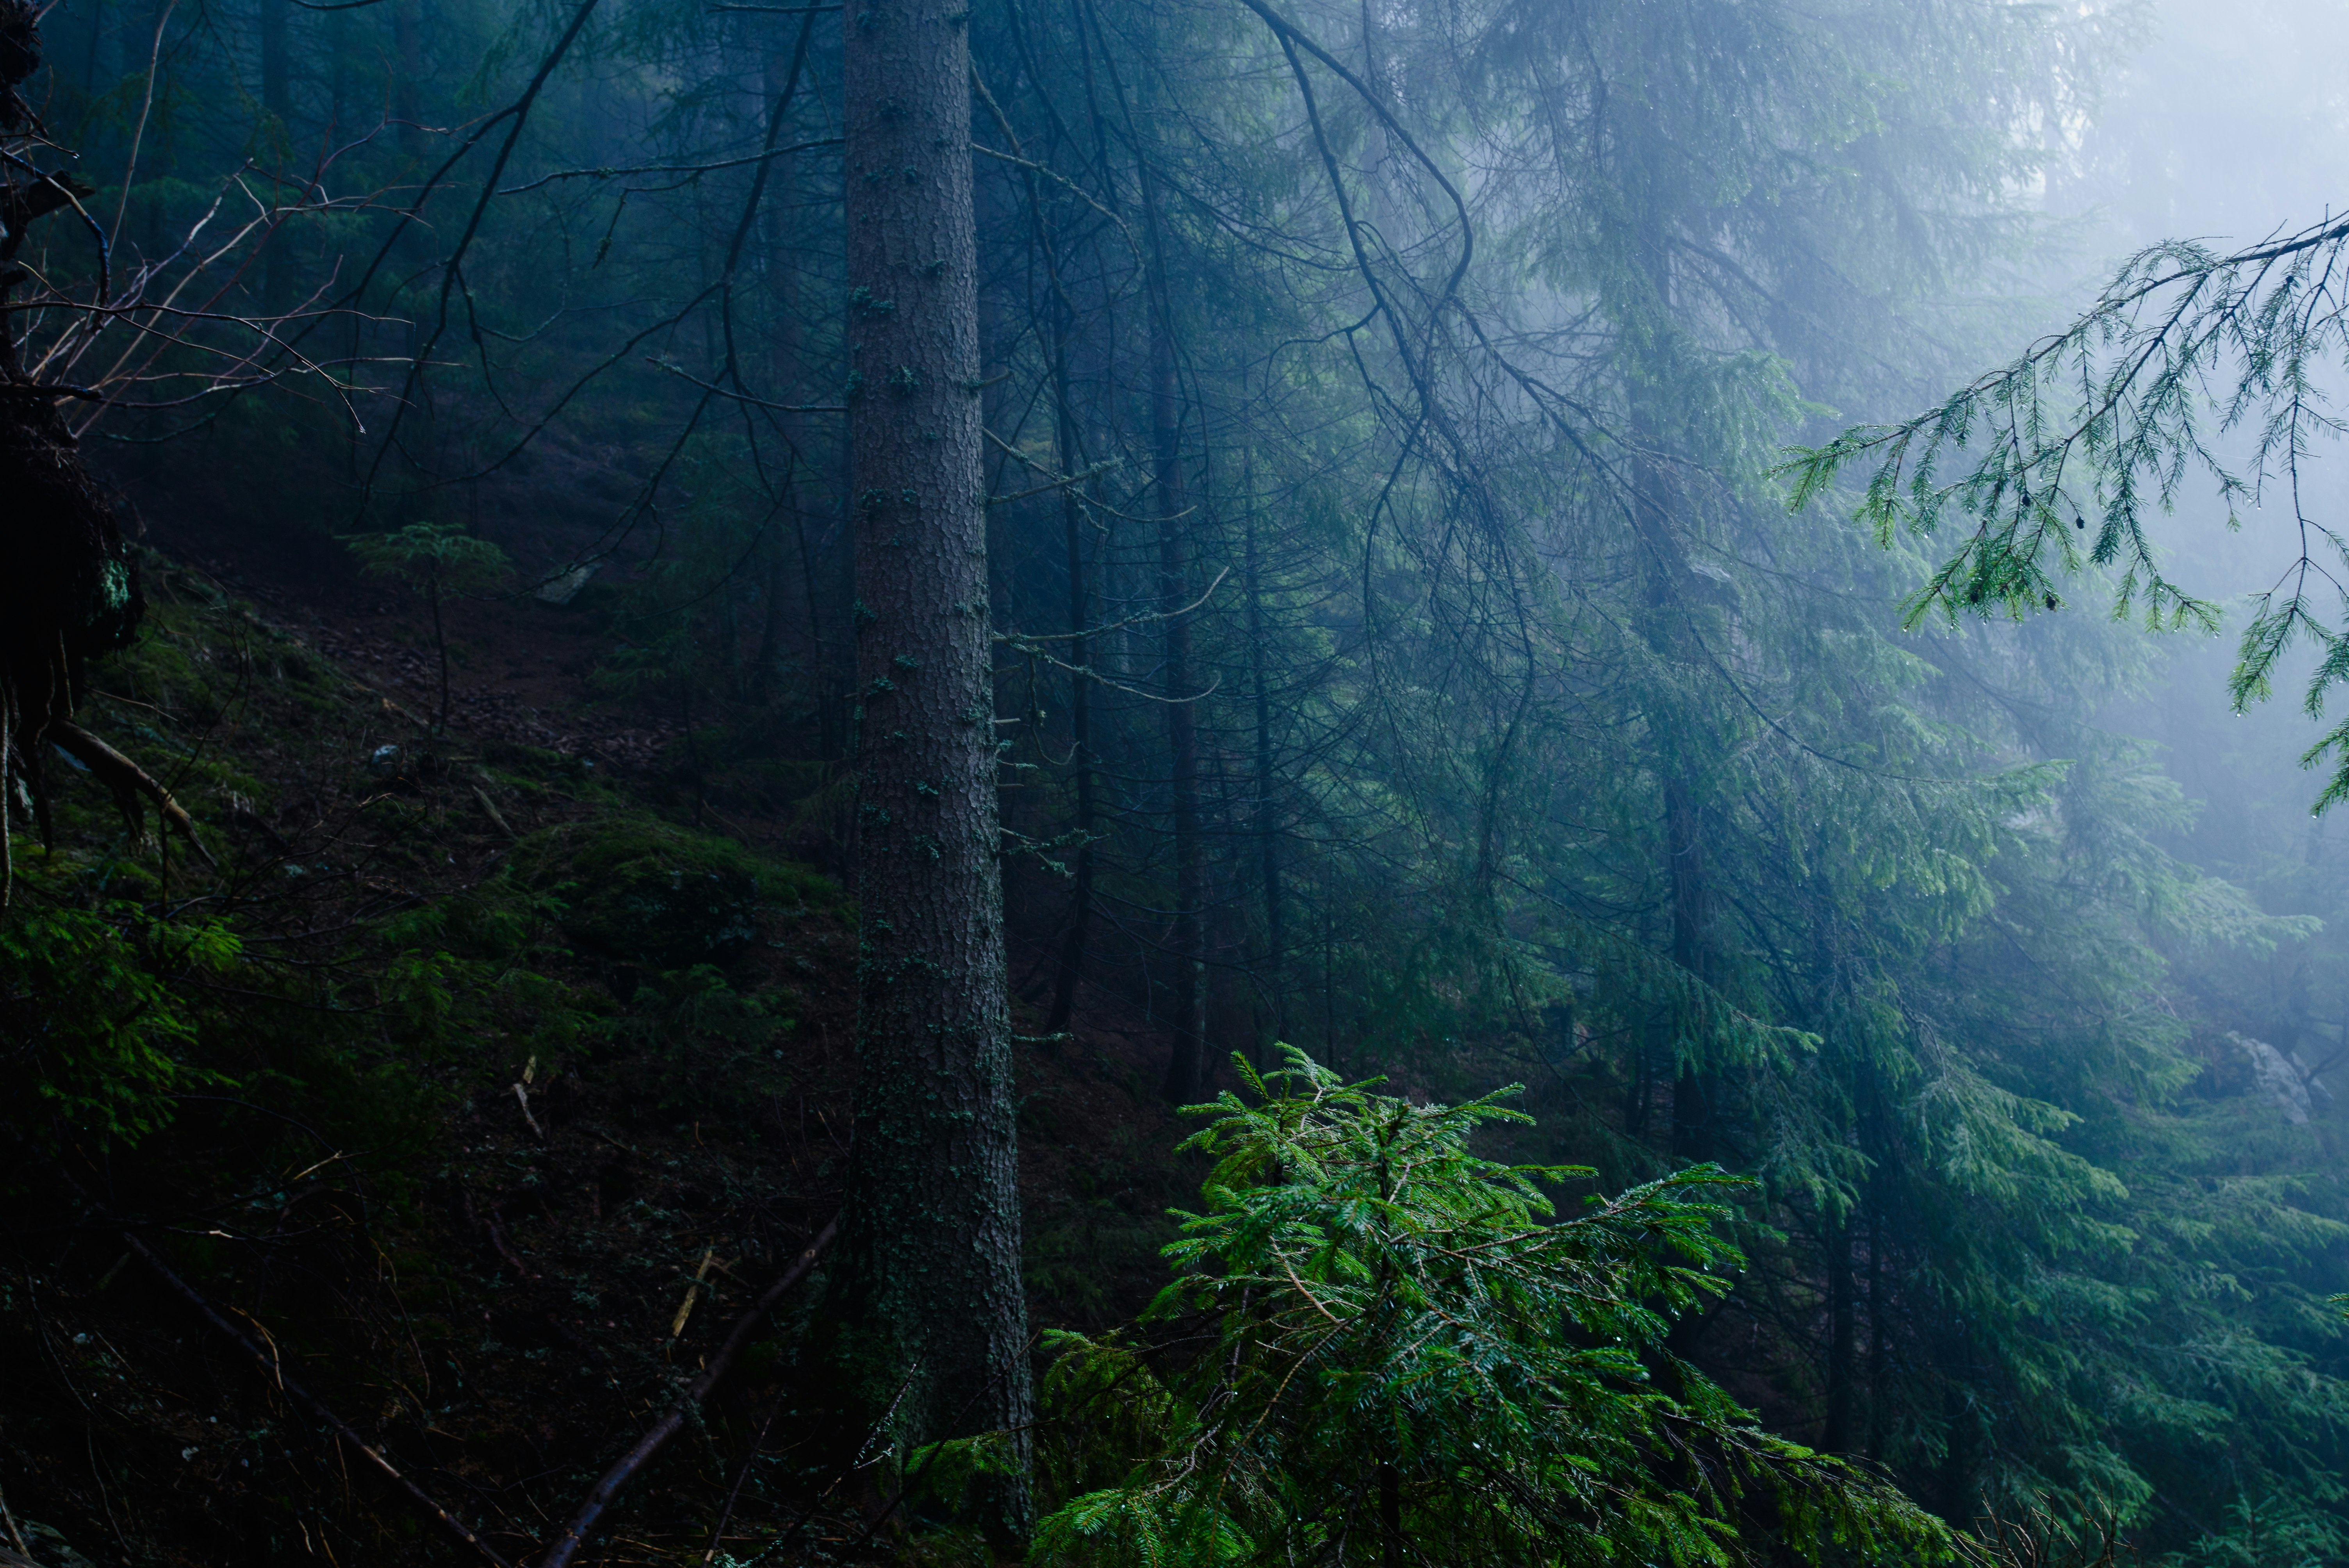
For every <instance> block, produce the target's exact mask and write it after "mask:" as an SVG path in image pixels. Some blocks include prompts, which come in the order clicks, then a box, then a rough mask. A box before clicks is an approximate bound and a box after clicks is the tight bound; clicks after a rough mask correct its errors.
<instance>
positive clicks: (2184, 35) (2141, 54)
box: [2047, 0, 2349, 914]
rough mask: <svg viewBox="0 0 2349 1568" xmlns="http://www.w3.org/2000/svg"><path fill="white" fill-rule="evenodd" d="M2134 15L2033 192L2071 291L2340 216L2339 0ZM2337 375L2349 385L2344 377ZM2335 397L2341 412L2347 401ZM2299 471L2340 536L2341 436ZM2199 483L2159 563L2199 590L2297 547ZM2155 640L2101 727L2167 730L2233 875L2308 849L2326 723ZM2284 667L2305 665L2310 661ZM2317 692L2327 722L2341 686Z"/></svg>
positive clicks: (2187, 645) (2346, 151) (2213, 4)
mask: <svg viewBox="0 0 2349 1568" xmlns="http://www.w3.org/2000/svg"><path fill="white" fill-rule="evenodd" d="M2149 19H2150V23H2151V34H2150V36H2149V38H2148V39H2147V42H2146V44H2145V45H2144V46H2142V47H2141V48H2140V49H2139V50H2138V52H2137V54H2136V55H2135V56H2134V57H2132V58H2131V59H2130V61H2129V63H2128V64H2127V67H2125V68H2124V69H2122V70H2121V71H2119V72H2117V73H2116V74H2115V75H2113V76H2112V77H2108V78H2107V85H2106V96H2105V100H2104V105H2103V108H2102V111H2101V112H2100V113H2099V114H2098V116H2097V117H2096V119H2095V123H2094V124H2093V125H2092V127H2091V128H2090V129H2089V131H2088V133H2087V135H2086V137H2085V141H2084V144H2083V148H2082V151H2083V160H2082V167H2081V168H2080V170H2078V171H2077V173H2076V175H2075V177H2073V178H2071V179H2067V180H2063V181H2057V182H2055V183H2054V184H2053V185H2052V186H2051V188H2050V190H2049V191H2048V194H2047V205H2048V209H2049V211H2050V212H2051V213H2052V214H2053V215H2055V216H2058V217H2066V218H2082V219H2086V220H2088V222H2087V225H2086V232H2085V234H2084V235H2083V236H2082V242H2081V245H2080V248H2079V251H2078V253H2077V266H2078V271H2079V273H2080V275H2081V277H2082V280H2083V283H2084V284H2085V285H2087V286H2091V287H2092V286H2093V285H2094V284H2095V282H2098V281H2101V279H2102V277H2103V276H2104V275H2105V274H2106V273H2108V272H2109V271H2110V268H2111V265H2112V263H2114V262H2116V261H2117V260H2119V259H2120V258H2121V257H2123V256H2125V255H2127V254H2128V253H2130V252H2132V251H2134V250H2136V249H2137V248H2138V247H2140V246H2143V245H2147V244H2150V243H2152V242H2156V241H2158V240H2161V239H2165V238H2172V237H2177V238H2199V239H2203V240H2205V241H2208V242H2210V243H2211V244H2212V245H2213V248H2215V249H2218V250H2220V251H2226V250H2232V249H2237V248H2240V247H2241V246H2243V245H2247V244H2249V243H2251V242H2255V241H2257V240H2259V239H2261V238H2264V237H2265V236H2267V235H2268V234H2270V233H2271V232H2275V231H2277V230H2278V229H2282V230H2283V231H2285V232H2292V231H2294V230H2298V229H2302V228H2304V227H2306V226H2308V225H2310V224H2313V223H2315V222H2318V221H2320V220H2321V219H2323V218H2324V217H2325V216H2326V215H2327V214H2328V213H2331V214H2333V215H2340V214H2344V213H2349V69H2344V67H2349V0H2154V3H2153V5H2152V6H2151V8H2150V18H2149ZM2336 381H2337V383H2338V384H2339V385H2340V386H2342V387H2343V388H2344V392H2349V376H2342V377H2336ZM2335 409H2336V411H2337V412H2349V397H2344V400H2343V402H2342V403H2337V404H2336V405H2335ZM2303 477H2304V480H2305V481H2306V482H2305V483H2304V485H2303V495H2304V497H2305V498H2306V500H2307V503H2308V505H2309V507H2310V510H2311V511H2312V513H2313V515H2315V516H2317V517H2318V518H2320V519H2322V520H2323V521H2328V522H2331V523H2333V525H2334V526H2335V527H2343V528H2344V529H2349V445H2344V444H2343V443H2339V442H2334V443H2332V444H2329V445H2326V446H2323V447H2320V449H2318V451H2317V454H2316V456H2315V458H2314V460H2313V462H2312V463H2311V464H2309V465H2308V466H2307V467H2306V469H2304V470H2303ZM2208 498H2209V486H2208V483H2207V481H2204V482H2202V483H2201V484H2200V485H2199V488H2196V489H2195V490H2192V492H2191V497H2190V499H2189V500H2188V501H2187V502H2186V503H2185V504H2181V506H2180V508H2179V515H2178V521H2177V522H2176V523H2175V524H2174V525H2173V526H2172V529H2171V530H2170V531H2169V538H2170V541H2171V542H2172V550H2173V553H2172V554H2171V556H2170V562H2171V565H2172V569H2173V572H2174V573H2175V574H2176V575H2177V576H2178V578H2179V579H2180V580H2182V581H2183V582H2185V583H2187V584H2188V585H2189V587H2190V588H2193V589H2195V590H2197V591H2199V592H2200V593H2204V594H2205V595H2206V596H2209V597H2214V598H2229V599H2233V600H2234V602H2235V603H2240V597H2239V596H2240V594H2242V593H2245V592H2247V591H2249V590H2251V589H2254V588H2262V587H2266V586H2268V585H2270V584H2271V583H2272V582H2273V581H2274V579H2275V573H2276V571H2277V569H2278V568H2279V567H2280V566H2281V565H2282V562H2284V561H2285V560H2288V559H2290V558H2291V557H2292V556H2293V555H2295V554H2296V553H2297V544H2296V542H2295V538H2294V531H2292V530H2291V528H2290V512H2289V511H2288V510H2283V509H2281V507H2280V505H2278V504H2271V506H2270V507H2269V508H2267V509H2265V510H2264V511H2260V512H2251V513H2246V514H2245V516H2244V529H2243V531H2241V532H2240V533H2236V534H2229V533H2227V532H2226V531H2224V530H2223V529H2222V528H2221V527H2220V526H2219V522H2220V520H2221V519H2222V518H2223V517H2224V512H2223V511H2221V510H2220V508H2219V507H2218V506H2217V504H2216V503H2215V502H2213V501H2211V500H2209V499H2208ZM2335 564H2336V565H2337V564H2338V562H2335ZM2344 580H2349V573H2344ZM2325 607H2326V608H2327V609H2334V608H2336V606H2335V605H2327V606H2325ZM2165 641H2166V642H2167V643H2168V649H2167V652H2168V658H2167V660H2166V664H2167V666H2168V667H2167V672H2166V673H2167V679H2166V680H2165V681H2164V683H2163V685H2164V686H2165V687H2166V689H2164V690H2161V691H2159V692H2158V693H2157V694H2156V695H2155V696H2153V697H2152V699H2151V700H2150V701H2147V702H2132V703H2128V704H2125V705H2121V706H2119V707H2116V709H2114V710H2113V711H2112V712H2110V713H2108V714H2107V716H2106V721H2107V722H2108V723H2109V724H2111V725H2112V727H2115V728H2117V729H2121V730H2123V731H2126V732H2129V733H2134V734H2137V735H2142V736H2145V737H2147V738H2151V739H2155V740H2158V741H2161V742H2163V743H2164V746H2165V753H2166V755H2165V761H2166V763H2167V765H2168V769H2169V770H2170V771H2171V772H2172V774H2174V775H2175V776H2176V777H2177V778H2178V779H2179V781H2180V782H2181V783H2183V784H2184V785H2185V786H2186V788H2187V789H2188V791H2189V793H2191V794H2193V795H2195V796H2197V797H2199V799H2201V800H2202V801H2203V802H2204V807H2203V815H2202V820H2201V823H2200V827H2199V831H2198V832H2197V833H2196V834H2195V840H2196V842H2195V844H2194V846H2193V847H2194V849H2195V851H2197V852H2198V858H2206V863H2209V861H2213V860H2215V861H2219V862H2220V863H2227V864H2230V868H2244V869H2247V868H2248V866H2249V865H2250V864H2251V863H2252V862H2255V861H2260V860H2261V859H2264V858H2265V857H2267V856H2271V855H2278V854H2284V855H2291V854H2294V853H2295V852H2306V848H2305V847H2306V846H2307V845H2308V838H2307V835H2308V834H2309V833H2310V831H2311V830H2312V828H2316V825H2315V824H2312V823H2311V822H2310V821H2309V820H2308V817H2307V815H2306V811H2307V806H2308V802H2309V801H2310V800H2311V799H2313V797H2314V796H2315V793H2316V791H2317V789H2318V788H2319V786H2320V785H2321V783H2322V779H2321V777H2320V776H2319V775H2316V774H2313V773H2307V772H2303V771H2302V770H2301V769H2300V768H2299V766H2298V761H2299V756H2300V753H2301V751H2302V749H2303V748H2306V747H2307V746H2308V744H2309V743H2310V742H2311V741H2313V740H2314V739H2315V738H2317V736H2318V735H2320V734H2321V733H2322V732H2323V731H2322V728H2321V727H2319V726H2317V725H2316V724H2314V723H2313V722H2312V721H2311V720H2310V719H2309V718H2308V717H2306V716H2305V715H2304V714H2302V712H2301V711H2300V698H2301V695H2302V694H2301V690H2300V688H2299V686H2298V683H2297V682H2296V681H2294V682H2292V684H2290V685H2286V684H2284V683H2281V682H2280V683H2279V686H2278V690H2277V693H2276V696H2275V698H2274V699H2273V700H2272V701H2271V702H2270V703H2268V704H2267V705H2265V706H2264V707H2261V708H2260V709H2257V710H2255V711H2254V712H2253V713H2252V714H2251V715H2250V716H2248V717H2235V716H2233V715H2231V714H2230V713H2229V712H2228V709H2227V703H2226V694H2225V685H2224V683H2225V678H2226V673H2227V670H2228V667H2229V666H2230V665H2231V663H2232V662H2233V653H2234V637H2233V635H2232V634H2231V632H2230V634H2229V635H2227V636H2226V637H2224V638H2222V639H2220V640H2217V641H2212V640H2209V639H2204V638H2197V637H2191V636H2175V637H2171V638H2168V639H2165ZM2292 665H2293V667H2294V670H2295V672H2297V671H2302V670H2305V669H2306V668H2307V667H2308V663H2307V660H2306V658H2305V657H2302V658H2296V659H2294V660H2293V661H2292ZM2332 696H2333V703H2332V706H2333V708H2334V710H2335V717H2336V718H2337V717H2338V713H2339V710H2340V709H2341V707H2342V706H2343V704H2344V702H2349V693H2344V692H2341V691H2338V690H2336V691H2335V692H2333V694H2332ZM2335 819H2349V807H2343V808H2337V809H2336V810H2334V811H2333V813H2332V814H2331V816H2329V817H2328V819H2327V820H2326V821H2325V822H2324V823H2323V826H2322V827H2321V828H2316V830H2317V831H2318V832H2319V834H2320V835H2321V836H2323V837H2326V838H2333V837H2339V838H2343V839H2349V820H2335ZM2326 913H2328V914H2330V913H2334V912H2331V911H2328V912H2326Z"/></svg>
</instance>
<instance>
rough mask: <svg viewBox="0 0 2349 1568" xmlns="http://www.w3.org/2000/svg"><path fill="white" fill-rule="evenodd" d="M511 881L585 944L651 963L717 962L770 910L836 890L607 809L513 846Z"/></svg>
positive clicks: (713, 839) (743, 946)
mask: <svg viewBox="0 0 2349 1568" xmlns="http://www.w3.org/2000/svg"><path fill="white" fill-rule="evenodd" d="M511 874H512V878H513V880H514V882H515V883H516V884H517V885H518V886H521V887H523V888H526V889H529V890H531V891H532V892H535V893H539V894H543V895H545V896H548V897H551V898H553V899H554V900H555V901H556V902H557V903H558V904H559V905H560V906H561V910H562V913H561V916H560V918H561V920H562V923H563V929H564V933H565V934H568V935H569V936H570V938H571V939H572V940H573V941H574V942H575V943H576V944H579V946H580V947H582V948H584V949H585V950H586V951H588V952H590V953H593V954H597V955H599V956H602V957H606V958H611V959H616V960H618V961H620V962H622V963H626V964H631V965H642V966H644V967H646V968H648V969H653V970H671V969H688V968H691V967H692V966H694V965H704V964H724V963H726V962H728V961H729V960H730V959H733V958H737V957H739V956H740V955H741V954H743V953H744V952H745V951H747V950H748V949H749V947H750V944H752V943H754V942H756V941H757V940H758V939H759V935H760V931H761V918H762V915H763V913H764V912H766V911H768V910H770V909H784V910H794V909H803V908H805V907H807V906H808V905H809V904H811V903H813V904H816V905H819V906H823V907H831V906H833V905H835V904H836V903H838V901H839V897H840V894H839V891H838V889H837V888H836V887H835V886H834V885H833V883H832V882H829V881H828V880H826V879H825V878H823V877H821V876H818V875H816V874H815V873H813V872H809V871H807V870H805V869H804V868H802V867H798V866H787V865H782V864H778V863H776V862H773V861H767V860H764V859H762V858H761V857H760V856H758V855H756V854H754V853H752V852H751V851H749V850H747V849H745V848H743V847H742V846H741V845H740V844H739V843H737V842H736V841H733V840H731V839H722V838H719V837H717V836H716V835H714V834H708V833H697V832H694V831H692V830H689V829H685V828H679V827H677V826H674V825H672V824H670V823H667V822H663V821H660V820H657V819H655V818H652V817H647V816H638V815H632V814H626V813H617V812H615V813H612V814H608V815H604V816H599V817H596V818H595V819H593V820H589V821H586V822H581V823H572V824H566V825H564V826H562V827H556V828H550V829H547V830H543V831H542V832H539V833H535V834H533V835H532V836H531V837H530V838H529V839H527V840H525V841H523V843H521V844H520V845H518V846H516V848H515V850H514V855H513V862H512V873H511Z"/></svg>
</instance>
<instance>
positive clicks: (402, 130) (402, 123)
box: [391, 0, 424, 158]
mask: <svg viewBox="0 0 2349 1568" xmlns="http://www.w3.org/2000/svg"><path fill="white" fill-rule="evenodd" d="M391 46H392V51H393V53H395V54H397V55H398V57H399V71H398V75H397V76H396V77H394V78H393V81H392V84H391V118H392V119H396V120H398V122H399V128H398V143H399V150H400V151H401V152H402V153H404V154H406V155H407V156H408V157H410V158H421V157H422V156H423V155H424V127H423V124H422V123H421V122H422V119H423V115H424V110H423V108H422V106H421V105H420V104H419V101H418V99H417V96H416V95H417V92H418V90H419V88H421V87H422V85H423V81H424V0H391Z"/></svg>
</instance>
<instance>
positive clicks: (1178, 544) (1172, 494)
mask: <svg viewBox="0 0 2349 1568" xmlns="http://www.w3.org/2000/svg"><path fill="white" fill-rule="evenodd" d="M1143 191H1144V192H1145V193H1146V194H1147V196H1148V198H1149V220H1150V232H1151V240H1152V243H1151V272H1152V282H1153V284H1154V286H1153V289H1152V293H1153V294H1154V295H1155V296H1156V297H1155V299H1154V301H1153V302H1152V303H1153V309H1152V312H1151V317H1150V430H1151V436H1152V438H1153V444H1154V446H1155V448H1156V457H1157V472H1156V480H1157V490H1158V519H1159V521H1158V596H1159V598H1160V600H1161V601H1162V602H1163V605H1164V612H1163V613H1165V614H1169V615H1170V619H1168V620H1167V621H1166V622H1165V623H1164V625H1165V628H1166V634H1165V646H1164V659H1165V676H1164V685H1165V687H1166V693H1167V696H1169V697H1170V698H1172V699H1173V700H1171V701H1169V702H1168V703H1167V704H1166V705H1165V707H1166V752H1167V761H1168V765H1169V768H1168V770H1169V775H1170V783H1171V787H1172V793H1173V796H1174V799H1173V806H1174V939H1173V942H1172V946H1173V948H1174V1049H1173V1050H1172V1051H1170V1052H1169V1053H1168V1055H1167V1059H1166V1082H1165V1093H1166V1098H1167V1099H1171V1100H1173V1101H1174V1102H1175V1103H1176V1104H1178V1105H1181V1104H1185V1103H1188V1102H1189V1101H1191V1100H1195V1099H1198V1098H1199V1091H1200V1084H1201V1080H1202V1075H1201V1070H1200V1069H1201V1067H1202V1057H1203V1055H1204V1052H1203V1047H1202V1042H1201V1040H1200V1028H1199V1023H1200V1018H1199V1014H1200V986H1199V960H1200V952H1199V727H1198V714H1197V713H1196V712H1195V711H1194V709H1193V707H1192V704H1191V700H1190V699H1191V698H1192V696H1194V695H1195V689H1196V688H1195V686H1194V685H1193V682H1192V678H1191V624H1190V619H1189V617H1187V616H1185V615H1175V614H1172V613H1173V612H1174V611H1177V610H1180V609H1182V608H1183V607H1184V606H1185V604H1186V603H1189V602H1190V583H1191V561H1190V520H1189V519H1188V518H1187V517H1185V515H1184V514H1185V511H1187V510H1188V509H1187V507H1186V506H1185V500H1184V498H1185V488H1186V487H1185V485H1184V482H1183V409H1182V402H1181V399H1180V397H1179V396H1178V389H1177V387H1176V385H1175V377H1174V320H1173V315H1174V299H1173V296H1172V294H1171V293H1170V292H1169V288H1168V284H1167V279H1166V256H1165V248H1164V235H1163V234H1162V233H1161V232H1160V226H1159V222H1158V200H1157V181H1156V180H1155V179H1154V178H1153V177H1151V176H1150V175H1149V173H1148V171H1147V170H1144V174H1143Z"/></svg>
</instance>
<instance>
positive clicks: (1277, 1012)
mask: <svg viewBox="0 0 2349 1568" xmlns="http://www.w3.org/2000/svg"><path fill="white" fill-rule="evenodd" d="M1261 564H1262V563H1261V562H1260V561H1259V560H1258V558H1257V539H1256V506H1255V490H1254V487H1253V485H1251V486H1250V489H1249V504H1248V514H1247V545H1246V565H1247V634H1248V679H1249V683H1250V685H1251V686H1253V687H1254V693H1253V695H1254V696H1255V698H1256V811H1255V818H1256V820H1255V823H1254V826H1255V829H1256V841H1257V872H1258V874H1259V876H1260V877H1261V879H1262V882H1263V890H1264V947H1265V967H1264V984H1265V989H1266V990H1267V991H1268V993H1270V995H1271V997H1272V1037H1273V1039H1274V1041H1282V1040H1286V1039H1287V1038H1288V976H1287V975H1285V974H1284V973H1283V972H1282V969H1283V965H1285V964H1286V963H1287V960H1288V934H1287V932H1286V931H1285V930H1284V929H1283V926H1284V923H1285V922H1284V914H1285V911H1283V909H1282V907H1281V902H1282V901H1281V887H1280V838H1279V832H1280V814H1279V809H1278V807H1277V806H1276V805H1275V804H1274V803H1273V792H1274V788H1275V786H1274V781H1273V776H1272V698H1271V694H1270V692H1269V691H1268V687H1267V683H1266V680H1265V668H1264V666H1265V647H1264V584H1263V582H1262V572H1261ZM1268 1060H1269V1054H1268V1052H1267V1051H1266V1050H1264V1049H1263V1048H1261V1047H1260V1048H1259V1049H1258V1051H1257V1066H1258V1067H1259V1068H1261V1067H1264V1066H1266V1065H1268Z"/></svg>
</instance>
